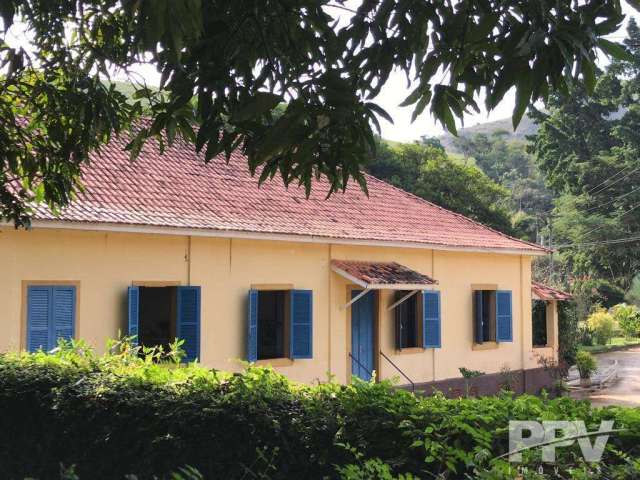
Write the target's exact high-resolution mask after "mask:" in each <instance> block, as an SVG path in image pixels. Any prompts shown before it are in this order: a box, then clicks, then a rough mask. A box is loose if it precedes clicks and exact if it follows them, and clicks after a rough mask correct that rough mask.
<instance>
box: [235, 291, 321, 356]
mask: <svg viewBox="0 0 640 480" xmlns="http://www.w3.org/2000/svg"><path fill="white" fill-rule="evenodd" d="M290 293H291V304H290V306H289V308H290V321H291V325H290V344H289V357H290V358H292V359H298V358H313V292H312V291H311V290H291V292H290ZM247 360H248V361H250V362H255V361H256V360H258V291H257V290H249V308H248V315H247Z"/></svg>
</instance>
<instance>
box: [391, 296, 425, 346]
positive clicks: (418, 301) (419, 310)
mask: <svg viewBox="0 0 640 480" xmlns="http://www.w3.org/2000/svg"><path fill="white" fill-rule="evenodd" d="M396 292H397V293H396V294H395V295H394V301H397V300H400V299H401V298H402V297H403V296H404V295H407V294H408V293H409V292H410V290H396ZM409 301H412V302H415V312H414V320H413V321H414V322H415V328H416V334H415V337H416V338H415V345H412V346H402V334H401V331H400V330H401V328H402V321H401V319H400V318H398V317H399V315H400V313H401V312H402V308H401V307H402V306H403V305H404V304H405V303H406V302H409ZM393 321H394V336H395V347H396V352H397V353H417V352H422V351H424V350H425V347H424V300H423V292H422V290H420V291H417V292H415V293H414V294H413V295H411V297H409V298H407V299H406V300H405V301H404V302H402V303H401V304H399V305H397V306H396V307H395V308H394V309H393Z"/></svg>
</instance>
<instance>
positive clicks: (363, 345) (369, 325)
mask: <svg viewBox="0 0 640 480" xmlns="http://www.w3.org/2000/svg"><path fill="white" fill-rule="evenodd" d="M360 293H362V290H352V291H351V298H354V297H356V296H357V295H359V294H360ZM374 300H375V292H368V293H367V294H366V295H364V296H363V297H361V298H359V299H358V300H356V302H355V303H352V304H351V355H352V358H351V373H352V374H353V375H355V376H357V377H359V378H361V379H363V380H367V381H368V380H371V374H372V373H373V369H374V364H373V325H374V318H373V317H374V313H375V308H374Z"/></svg>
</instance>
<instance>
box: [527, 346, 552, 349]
mask: <svg viewBox="0 0 640 480" xmlns="http://www.w3.org/2000/svg"><path fill="white" fill-rule="evenodd" d="M532 348H533V349H534V350H536V349H543V348H553V345H534V346H533V347H532Z"/></svg>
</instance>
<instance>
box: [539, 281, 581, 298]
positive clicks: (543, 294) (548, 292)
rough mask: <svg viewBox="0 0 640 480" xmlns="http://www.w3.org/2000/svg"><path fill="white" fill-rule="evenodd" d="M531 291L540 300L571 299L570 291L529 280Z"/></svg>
mask: <svg viewBox="0 0 640 480" xmlns="http://www.w3.org/2000/svg"><path fill="white" fill-rule="evenodd" d="M531 293H533V295H534V297H537V298H539V299H540V300H571V299H572V298H573V296H572V295H571V294H570V293H567V292H563V291H562V290H558V289H556V288H552V287H549V286H547V285H543V284H542V283H538V282H531Z"/></svg>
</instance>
